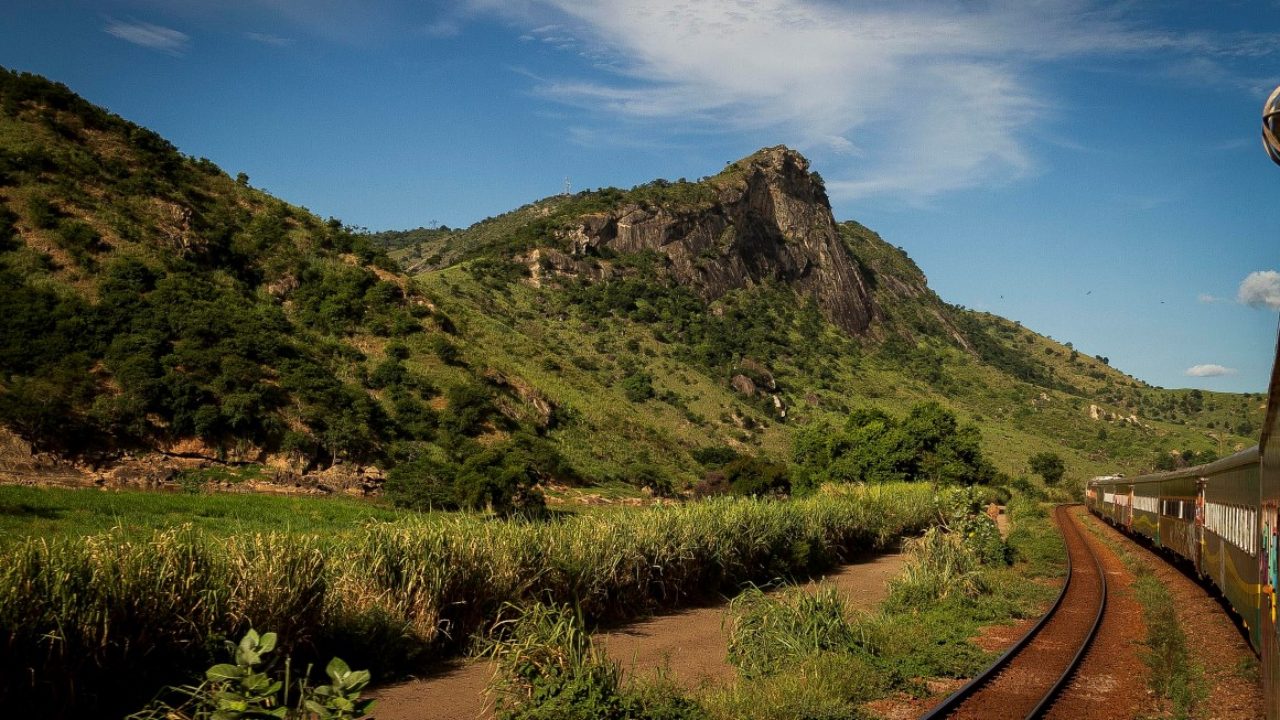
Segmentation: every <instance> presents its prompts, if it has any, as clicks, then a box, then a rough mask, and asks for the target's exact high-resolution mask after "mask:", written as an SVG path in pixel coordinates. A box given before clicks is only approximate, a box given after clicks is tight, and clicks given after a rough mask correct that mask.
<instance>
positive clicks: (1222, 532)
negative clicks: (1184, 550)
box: [1204, 503, 1258, 555]
mask: <svg viewBox="0 0 1280 720" xmlns="http://www.w3.org/2000/svg"><path fill="white" fill-rule="evenodd" d="M1257 523H1258V511H1257V510H1255V509H1254V508H1251V507H1244V506H1241V505H1221V504H1219V503H1206V504H1205V513H1204V524H1205V528H1206V529H1208V530H1209V531H1211V532H1213V533H1214V534H1215V535H1217V536H1218V537H1220V538H1222V539H1223V540H1225V541H1226V542H1229V543H1231V544H1232V545H1235V546H1236V547H1238V548H1240V549H1241V550H1243V551H1245V552H1246V553H1248V554H1250V555H1256V554H1257V552H1258V540H1257V538H1256V537H1255V534H1256V533H1255V532H1254V528H1255V526H1256V525H1257Z"/></svg>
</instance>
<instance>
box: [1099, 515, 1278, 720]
mask: <svg viewBox="0 0 1280 720" xmlns="http://www.w3.org/2000/svg"><path fill="white" fill-rule="evenodd" d="M1085 521H1086V522H1088V523H1089V524H1090V525H1092V526H1093V527H1095V528H1098V530H1099V531H1100V532H1101V533H1102V535H1103V536H1104V537H1106V538H1108V539H1109V540H1111V541H1112V542H1115V543H1120V544H1122V546H1123V547H1124V548H1125V550H1127V551H1128V552H1129V553H1130V554H1131V555H1132V556H1133V557H1135V558H1136V559H1138V561H1139V562H1141V563H1143V564H1144V565H1146V566H1147V568H1148V569H1150V570H1151V571H1152V573H1154V574H1155V576H1156V578H1157V579H1159V580H1160V582H1161V583H1162V584H1164V586H1165V587H1166V588H1168V590H1169V594H1170V595H1171V596H1172V597H1173V603H1174V607H1175V608H1176V609H1177V613H1178V624H1179V625H1181V627H1182V630H1183V632H1185V633H1186V635H1187V647H1189V648H1191V653H1192V655H1193V662H1195V663H1197V664H1199V665H1201V666H1202V667H1203V668H1204V675H1205V684H1206V685H1207V686H1208V687H1207V688H1206V689H1207V690H1208V696H1207V697H1206V698H1205V699H1204V701H1203V702H1201V703H1200V704H1199V705H1197V707H1196V717H1198V718H1203V719H1204V720H1218V719H1221V720H1249V719H1250V718H1261V717H1263V711H1262V707H1263V706H1262V687H1261V682H1260V680H1259V678H1258V671H1257V658H1256V656H1255V655H1254V654H1253V650H1252V649H1250V648H1249V645H1248V643H1246V642H1245V640H1244V638H1243V637H1241V635H1240V631H1239V629H1238V628H1237V627H1236V625H1235V622H1234V621H1233V620H1232V619H1231V618H1230V617H1228V615H1227V613H1226V612H1225V611H1224V610H1223V608H1222V606H1221V605H1220V604H1219V603H1218V601H1217V600H1216V599H1215V598H1214V597H1213V596H1211V595H1210V594H1209V593H1208V592H1206V591H1205V589H1204V588H1203V587H1201V586H1200V585H1199V584H1198V583H1196V582H1195V581H1193V580H1192V579H1191V578H1189V577H1187V576H1186V575H1184V574H1183V573H1182V572H1181V571H1180V570H1178V569H1177V568H1176V567H1174V566H1172V565H1170V564H1169V562H1168V561H1167V560H1166V559H1165V558H1164V557H1163V556H1160V555H1157V554H1156V553H1154V552H1152V551H1150V550H1148V549H1147V548H1145V547H1143V546H1141V545H1139V544H1137V543H1136V542H1134V541H1132V540H1130V539H1129V538H1127V537H1125V536H1124V535H1122V534H1120V532H1119V531H1117V530H1116V529H1115V528H1112V527H1111V526H1110V525H1107V524H1106V523H1103V522H1102V521H1101V520H1098V519H1097V518H1096V517H1093V516H1092V515H1089V516H1087V518H1086V519H1085ZM1140 649H1141V648H1135V651H1137V650H1140ZM1144 669H1145V668H1144Z"/></svg>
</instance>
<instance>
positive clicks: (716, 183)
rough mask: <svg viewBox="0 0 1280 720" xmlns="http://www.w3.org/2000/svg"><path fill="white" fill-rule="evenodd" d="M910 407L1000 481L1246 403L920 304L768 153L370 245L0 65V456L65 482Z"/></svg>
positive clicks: (723, 453) (482, 452)
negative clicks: (969, 431)
mask: <svg viewBox="0 0 1280 720" xmlns="http://www.w3.org/2000/svg"><path fill="white" fill-rule="evenodd" d="M388 249H394V250H393V251H392V252H391V254H390V255H388ZM402 268H403V269H402ZM921 402H934V403H937V404H938V405H937V407H939V408H942V409H943V410H945V411H946V412H947V413H949V414H951V415H952V417H953V418H957V419H958V421H959V423H960V425H966V424H971V425H973V426H974V427H975V428H977V429H978V430H980V431H981V438H982V443H983V445H984V447H985V448H986V449H987V453H988V455H989V456H990V457H991V458H992V460H993V461H994V463H995V466H996V467H997V468H999V469H1000V470H1003V471H1004V472H1005V473H1008V474H1011V475H1016V474H1020V473H1024V472H1026V458H1027V456H1028V455H1030V454H1031V453H1033V452H1036V451H1038V450H1041V449H1044V448H1051V449H1053V450H1055V451H1057V452H1060V453H1062V454H1063V455H1064V457H1066V458H1067V460H1068V466H1069V468H1070V471H1071V472H1072V473H1073V474H1075V475H1077V476H1083V475H1085V474H1091V473H1094V472H1103V471H1112V470H1115V469H1125V470H1129V471H1132V470H1134V469H1136V468H1139V467H1143V466H1150V465H1154V464H1157V463H1163V462H1182V461H1184V459H1183V457H1182V455H1179V454H1176V453H1175V454H1171V452H1170V451H1181V450H1187V451H1188V452H1191V451H1194V452H1195V453H1198V454H1200V455H1199V457H1203V453H1206V452H1214V453H1221V452H1225V451H1228V450H1230V449H1233V448H1234V447H1236V446H1238V445H1242V444H1248V443H1251V442H1253V440H1252V438H1251V437H1250V436H1251V433H1252V430H1253V429H1254V427H1255V426H1256V424H1257V423H1258V418H1259V414H1260V411H1259V410H1258V409H1257V407H1256V405H1257V403H1256V402H1254V400H1253V399H1252V398H1249V397H1245V396H1238V395H1229V394H1220V393H1208V392H1199V391H1190V392H1183V391H1163V390H1159V389H1155V388H1150V387H1147V386H1145V385H1144V384H1142V383H1141V382H1138V381H1136V380H1134V379H1132V378H1129V377H1127V376H1125V375H1123V374H1122V373H1120V372H1117V371H1116V370H1114V369H1112V368H1110V367H1109V366H1108V365H1107V363H1106V362H1105V360H1104V359H1098V358H1088V357H1084V356H1081V355H1079V354H1077V353H1076V352H1075V351H1074V350H1072V349H1071V348H1070V347H1069V346H1066V345H1060V344H1058V343H1057V342H1054V341H1051V340H1048V339H1047V338H1044V337H1042V336H1039V335H1036V334H1035V333H1034V332H1032V331H1030V330H1028V329H1026V328H1022V327H1020V326H1018V325H1017V324H1016V323H1012V322H1009V321H1006V320H1003V319H1001V318H998V317H995V316H990V315H985V314H979V313H973V312H970V311H966V310H963V309H961V308H957V307H954V306H951V305H949V304H947V303H945V302H943V301H941V300H940V299H938V298H937V297H936V295H934V294H933V292H932V291H930V290H929V289H928V287H927V285H926V283H925V278H924V276H923V274H921V273H920V271H919V269H918V268H916V266H915V265H914V263H912V262H911V260H910V259H909V258H908V257H907V255H906V253H905V252H903V251H902V250H900V249H898V248H895V247H892V246H891V245H888V244H887V243H885V242H884V241H883V240H881V239H880V238H879V237H878V236H876V235H875V234H874V233H873V232H871V231H870V230H868V229H866V228H864V227H862V226H861V225H858V224H857V223H853V222H845V223H836V222H835V220H834V219H833V218H832V217H831V213H830V207H829V205H828V203H827V199H826V195H825V190H824V188H823V185H822V180H821V178H820V177H819V176H818V175H817V174H816V173H813V172H810V171H809V169H808V163H807V161H805V160H804V159H803V158H802V157H800V156H799V155H798V154H796V153H794V152H792V151H789V150H786V149H785V148H770V149H766V150H763V151H761V152H760V153H757V154H755V155H752V156H751V157H748V158H744V159H743V160H741V161H739V162H737V163H733V164H731V165H730V166H728V167H727V168H726V169H725V170H724V171H723V172H721V173H719V174H717V175H715V176H712V177H709V178H705V179H703V180H701V181H699V182H687V181H677V182H666V181H655V182H653V183H650V184H647V185H643V186H640V187H637V188H633V189H631V190H618V189H613V188H609V189H603V190H598V191H591V192H583V193H578V194H577V195H573V196H559V197H553V198H548V199H546V200H542V201H539V202H536V203H532V204H530V205H528V206H526V207H524V208H521V209H519V210H516V211H514V212H512V213H509V214H507V215H503V216H501V217H497V218H492V219H489V220H486V221H483V222H480V223H477V224H476V225H474V226H472V227H471V228H468V229H465V230H450V229H448V228H434V229H431V230H420V231H412V232H409V233H397V234H384V235H372V236H370V235H367V234H364V233H359V232H355V231H353V230H352V229H350V228H348V227H346V226H344V224H343V223H342V222H341V221H339V220H336V219H329V220H322V219H321V218H319V217H317V216H315V215H313V214H311V213H310V212H308V211H306V210H303V209H301V208H298V207H295V206H292V205H289V204H288V203H286V202H284V201H281V200H279V199H276V198H273V197H271V196H269V195H267V194H266V193H263V192H261V191H259V190H256V189H254V188H253V187H252V185H251V183H250V179H249V178H247V177H245V176H243V175H240V176H238V177H235V178H233V177H231V176H229V175H227V174H226V173H224V172H223V171H222V170H220V169H219V168H218V167H216V166H215V165H213V164H212V163H211V162H209V161H207V160H204V159H193V158H190V157H186V156H184V155H182V154H181V153H180V152H178V151H177V150H176V149H175V148H174V147H173V146H172V145H171V144H170V143H168V142H167V141H165V140H164V139H163V138H161V137H159V136H157V135H156V134H155V133H153V132H151V131H149V130H146V129H145V128H141V127H139V126H137V125H134V124H132V123H129V122H128V121H126V120H124V119H121V118H119V117H117V116H115V115H112V114H110V113H108V112H106V111H105V110H103V109H101V108H98V107H95V106H93V105H92V104H90V103H88V102H86V101H85V100H83V99H81V98H79V97H77V96H76V95H75V94H74V93H72V92H71V91H70V90H68V89H67V88H66V87H64V86H62V85H58V84H56V83H52V82H49V81H47V80H45V79H43V78H39V77H36V76H32V75H26V74H17V73H11V72H7V71H4V72H0V425H2V426H3V430H4V431H5V432H6V433H7V435H6V437H10V438H11V439H12V438H17V440H15V441H14V442H8V441H6V443H7V445H6V447H10V448H11V450H12V448H18V449H17V450H12V452H9V454H8V455H6V457H5V458H3V461H0V475H3V473H4V472H10V471H12V472H10V474H9V476H6V477H9V479H13V478H14V477H18V475H19V474H20V473H18V470H15V468H20V469H22V468H25V470H22V472H26V471H28V470H30V471H32V472H33V473H36V474H38V472H39V468H41V467H45V466H47V465H48V463H49V462H54V461H55V460H56V461H57V462H62V463H63V464H64V466H65V467H64V469H66V468H72V469H73V470H74V472H73V471H72V470H67V473H68V474H70V475H72V476H75V475H76V474H77V473H78V474H79V475H80V476H83V478H84V479H85V481H86V482H89V481H93V480H95V479H96V480H99V481H100V480H102V478H104V477H107V478H108V479H109V478H111V477H115V475H112V473H117V471H118V470H119V469H120V468H127V467H139V466H140V464H141V466H143V467H145V468H146V470H145V471H138V472H137V473H134V475H130V476H129V477H135V476H136V477H140V478H141V482H145V483H154V482H166V481H169V480H171V479H172V477H173V475H174V473H175V472H178V471H179V470H183V469H186V468H191V467H197V468H198V467H206V468H207V467H210V466H214V467H224V468H226V469H227V471H228V473H230V475H229V477H231V478H232V479H233V480H234V479H235V478H238V477H241V476H252V477H254V478H263V479H266V480H270V481H275V482H278V483H285V484H289V483H294V484H296V483H299V482H302V483H303V484H306V482H313V484H314V483H322V484H323V483H328V484H329V485H332V484H333V483H334V482H337V481H338V479H337V478H338V475H340V474H341V473H338V474H335V468H337V469H342V470H343V472H345V473H346V474H345V476H344V477H348V478H350V477H351V476H353V475H354V476H359V477H362V478H365V479H368V480H370V481H371V482H372V484H373V486H374V487H376V485H377V484H378V481H379V480H380V478H381V476H382V474H383V472H389V473H390V483H391V486H392V487H397V486H399V488H400V490H401V491H402V492H405V491H407V492H409V493H410V494H411V495H413V496H414V497H415V498H416V501H417V502H421V503H424V504H430V505H443V506H452V505H456V504H471V505H486V504H493V505H507V504H511V503H518V502H520V501H521V499H522V498H523V497H524V496H525V495H527V494H529V493H532V492H533V488H534V486H535V485H537V486H541V487H559V486H561V485H565V484H582V483H594V484H599V483H604V484H606V485H609V486H615V487H618V488H626V487H634V486H646V487H649V488H650V490H651V491H652V492H656V493H658V494H662V493H666V492H673V491H676V490H679V489H683V488H686V487H689V486H692V485H694V484H695V483H698V482H700V481H703V480H705V479H706V478H707V476H708V474H713V473H715V472H721V473H723V472H725V471H730V470H731V471H732V472H738V473H741V472H747V471H749V472H751V473H756V474H757V475H759V474H760V473H764V474H767V472H766V471H767V470H768V468H769V467H771V464H782V465H784V466H785V464H787V463H792V462H793V461H798V460H797V457H798V456H797V455H795V453H796V452H798V446H797V444H796V436H797V429H798V428H802V427H810V426H812V425H813V424H814V423H831V424H833V425H836V426H840V427H847V426H848V424H849V423H850V419H849V418H850V413H855V411H858V412H861V411H862V410H865V409H868V408H878V409H880V410H883V411H887V412H888V413H890V414H891V415H892V416H894V417H906V416H907V414H908V410H909V409H910V408H912V407H914V406H917V405H918V404H919V403H921ZM855 415H856V413H855ZM859 417H863V416H859ZM24 443H25V444H24ZM23 453H28V454H30V455H31V457H30V458H28V459H26V460H24V459H23V457H19V456H22V455H23ZM1184 455H1187V453H1184ZM1188 456H1189V455H1188ZM50 458H53V459H54V460H50ZM744 458H745V459H746V460H744ZM735 461H741V462H739V464H738V465H737V466H733V467H732V468H731V467H730V466H732V465H733V463H734V462H735ZM24 463H25V464H24ZM42 463H44V465H42ZM744 463H745V465H744ZM117 474H118V473H117ZM731 474H732V473H731ZM125 475H128V473H125ZM316 477H321V479H320V480H314V478H316ZM306 478H313V480H311V481H306V480H305V479H306ZM19 479H21V478H19ZM852 479H857V478H852Z"/></svg>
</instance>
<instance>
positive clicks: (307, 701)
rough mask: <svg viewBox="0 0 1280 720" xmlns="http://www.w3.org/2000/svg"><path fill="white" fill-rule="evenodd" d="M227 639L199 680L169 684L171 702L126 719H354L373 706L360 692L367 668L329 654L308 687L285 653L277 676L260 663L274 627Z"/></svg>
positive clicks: (273, 644) (271, 646)
mask: <svg viewBox="0 0 1280 720" xmlns="http://www.w3.org/2000/svg"><path fill="white" fill-rule="evenodd" d="M227 644H228V646H230V649H231V655H232V662H231V663H220V664H218V665H214V666H213V667H211V668H209V669H208V670H207V671H206V672H205V681H204V682H203V683H201V684H199V685H195V686H191V685H186V686H183V687H179V688H170V689H169V694H171V695H174V696H182V697H184V699H182V700H180V701H178V703H179V704H178V705H177V706H173V705H170V704H168V703H167V702H165V701H163V700H158V701H155V702H153V703H152V704H151V705H150V706H149V707H147V708H146V709H144V710H142V711H140V712H136V713H134V714H132V715H130V716H128V718H126V720H202V719H203V718H211V720H253V719H256V718H279V719H280V720H356V719H357V718H363V717H365V716H366V715H367V714H368V711H369V710H370V709H371V708H372V707H373V701H372V700H363V699H361V697H360V695H361V692H362V691H363V690H364V687H365V686H366V685H368V684H369V672H368V671H367V670H352V669H351V668H349V667H348V666H347V664H346V663H345V662H343V661H342V660H341V659H339V658H333V659H332V660H330V661H329V664H328V665H326V666H325V674H326V675H328V678H329V684H328V685H317V686H314V687H313V686H311V685H310V684H309V683H308V682H307V680H308V678H307V673H304V674H303V676H302V677H301V678H297V679H296V680H295V678H293V677H291V676H290V669H291V668H290V663H289V660H287V659H286V660H285V669H284V679H283V680H280V679H277V678H278V676H279V673H278V672H272V668H271V667H270V666H268V667H267V668H263V669H260V667H259V666H261V665H263V664H264V662H265V660H264V657H265V656H266V655H267V654H269V653H270V652H271V651H272V650H274V649H275V647H276V634H275V633H270V632H269V633H264V634H263V635H261V636H259V635H258V633H257V632H255V631H254V630H249V632H248V633H246V634H245V636H244V638H242V639H241V640H240V643H239V644H238V645H237V644H235V643H230V642H228V643H227ZM308 670H310V668H308ZM290 691H293V693H294V697H295V698H296V701H295V704H294V705H293V706H290V704H289V699H290V698H289V695H290ZM175 699H176V698H175Z"/></svg>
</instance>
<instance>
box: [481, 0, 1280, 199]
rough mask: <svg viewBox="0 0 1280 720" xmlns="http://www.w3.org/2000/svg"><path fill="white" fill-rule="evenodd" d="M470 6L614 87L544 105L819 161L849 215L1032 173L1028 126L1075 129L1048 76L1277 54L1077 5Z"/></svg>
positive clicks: (578, 88)
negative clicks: (1052, 95) (1116, 59)
mask: <svg viewBox="0 0 1280 720" xmlns="http://www.w3.org/2000/svg"><path fill="white" fill-rule="evenodd" d="M469 3H470V8H471V9H472V10H473V11H476V12H489V13H495V14H499V15H502V16H504V17H506V18H508V19H509V20H511V21H512V22H513V23H515V24H516V25H517V26H518V27H519V28H520V31H521V32H523V33H524V34H525V35H526V36H528V37H539V38H541V39H543V40H544V41H545V42H549V43H550V42H555V41H562V40H565V39H567V38H569V37H572V38H574V39H575V40H576V41H577V42H578V43H579V44H581V45H584V46H587V47H588V48H589V51H588V52H589V53H596V52H600V53H604V54H606V55H608V56H609V57H611V58H612V59H613V60H614V62H612V63H600V64H597V67H600V66H602V65H603V66H606V67H610V68H611V69H613V70H614V72H615V77H614V79H612V80H609V79H606V80H603V81H599V80H595V81H582V80H577V79H572V78H559V79H554V80H548V81H545V82H542V83H540V84H539V86H538V90H539V91H540V92H541V93H542V94H543V95H545V96H547V97H550V98H554V99H556V100H558V101H561V102H564V103H567V104H571V105H574V106H577V107H579V108H582V109H583V110H584V111H586V113H585V114H587V115H589V116H594V117H599V118H605V119H607V120H616V119H624V120H630V121H640V122H653V123H663V124H668V125H669V124H670V122H671V121H673V120H676V121H679V124H680V126H681V127H686V128H687V127H690V126H695V125H700V126H702V127H710V128H714V129H716V130H720V131H731V132H732V131H762V130H763V131H768V132H769V133H770V134H771V135H773V136H775V137H778V138H779V139H781V140H784V141H786V142H789V143H792V144H795V145H798V146H799V147H801V148H802V149H805V150H808V151H810V152H814V151H817V152H827V153H830V156H828V157H823V158H822V161H823V165H824V167H823V174H824V175H825V176H826V177H827V180H828V182H827V187H828V189H829V190H830V191H831V192H832V194H833V195H836V196H840V197H844V198H855V197H861V196H867V195H874V194H892V195H894V196H898V197H902V198H905V199H908V200H920V199H924V198H927V197H929V196H932V195H936V194H938V193H942V192H946V191H949V190H954V189H959V188H967V187H975V186H981V185H987V184H992V183H1001V182H1007V181H1010V180H1014V179H1017V178H1018V177H1021V176H1024V175H1027V174H1030V173H1034V172H1036V170H1037V163H1036V158H1035V153H1033V152H1032V142H1033V140H1034V142H1036V143H1051V142H1055V141H1056V138H1054V137H1053V131H1052V130H1044V129H1040V128H1038V127H1037V121H1040V120H1042V119H1046V118H1051V117H1057V116H1063V115H1069V113H1065V112H1062V110H1063V109H1062V108H1059V107H1056V105H1055V103H1054V102H1051V101H1049V100H1047V99H1046V97H1047V95H1046V92H1045V91H1044V90H1042V89H1041V88H1040V87H1038V84H1037V82H1036V80H1035V79H1034V76H1035V75H1036V73H1038V72H1039V71H1040V70H1041V69H1042V68H1043V66H1044V65H1045V64H1047V63H1053V62H1059V63H1062V62H1072V61H1075V60H1078V59H1079V58H1081V57H1083V56H1108V57H1111V56H1118V55H1136V54H1139V53H1150V52H1170V51H1172V52H1176V53H1179V54H1181V55H1194V56H1224V55H1229V54H1231V53H1233V52H1234V53H1239V52H1242V51H1241V50H1240V48H1241V47H1244V48H1247V49H1248V52H1250V53H1253V52H1271V51H1272V48H1274V46H1268V45H1267V41H1269V40H1273V39H1274V38H1273V37H1272V36H1261V35H1251V36H1248V37H1244V36H1241V37H1239V38H1234V39H1236V40H1239V42H1236V43H1234V44H1233V43H1231V42H1227V41H1226V40H1223V39H1220V38H1214V37H1210V36H1205V35H1181V36H1180V35H1176V34H1173V33H1164V32H1153V31H1149V30H1142V29H1138V28H1137V27H1136V26H1133V25H1130V24H1129V23H1128V22H1126V21H1125V19H1124V18H1123V17H1121V15H1120V12H1121V11H1120V10H1116V9H1114V8H1112V7H1105V6H1099V5H1095V4H1094V3H1091V2H1088V1H1087V0H1044V1H1043V2H1035V3H1025V2H1021V1H1020V0H995V1H994V2H989V3H987V2H984V3H945V4H943V3H935V2H925V0H898V1H895V2H879V1H877V0H865V1H863V2H842V3H833V2H823V1H822V0H754V1H749V0H699V1H698V2H694V3H691V2H688V1H687V0H615V1H614V2H608V3H601V2H593V1H592V0H514V1H513V0H469ZM1122 7H1123V6H1122ZM1033 136H1036V137H1033ZM1040 136H1043V137H1040ZM828 168H830V170H829V169H828Z"/></svg>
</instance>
